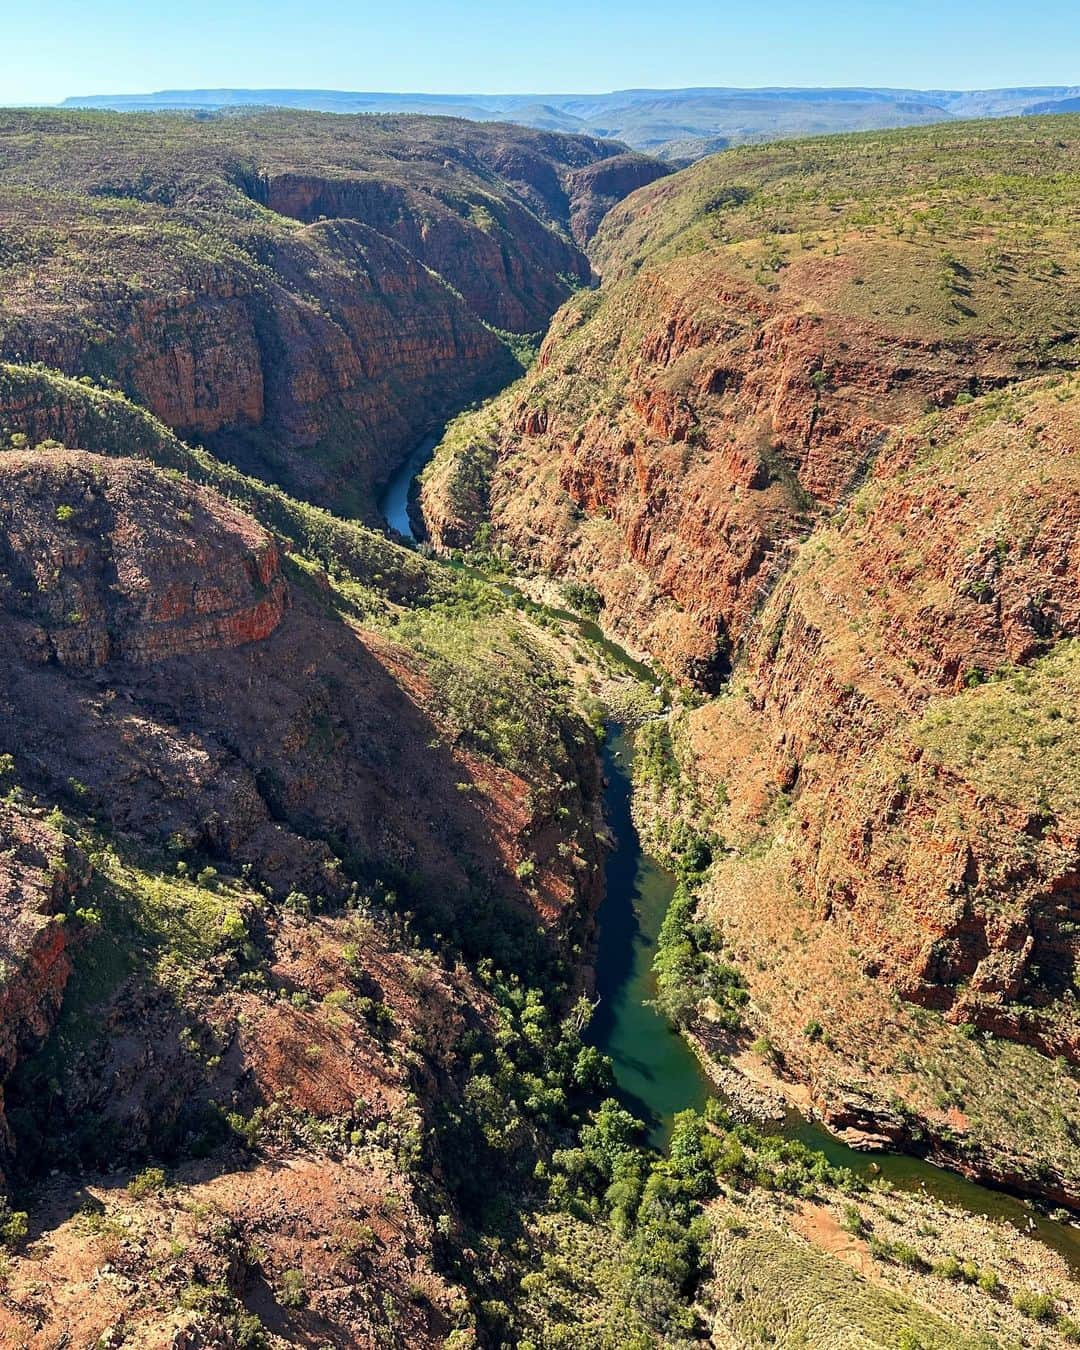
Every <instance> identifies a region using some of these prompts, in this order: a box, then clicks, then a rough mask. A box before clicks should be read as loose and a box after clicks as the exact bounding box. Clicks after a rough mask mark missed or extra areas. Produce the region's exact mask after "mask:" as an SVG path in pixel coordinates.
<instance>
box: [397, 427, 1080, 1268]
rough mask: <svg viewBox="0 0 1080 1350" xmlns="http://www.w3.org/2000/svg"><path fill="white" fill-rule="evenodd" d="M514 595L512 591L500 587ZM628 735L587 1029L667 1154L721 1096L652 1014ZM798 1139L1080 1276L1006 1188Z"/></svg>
mask: <svg viewBox="0 0 1080 1350" xmlns="http://www.w3.org/2000/svg"><path fill="white" fill-rule="evenodd" d="M436 444H437V438H436V437H430V438H428V439H427V440H425V441H423V442H422V443H421V444H420V445H419V446H418V447H417V448H416V450H415V451H414V452H413V453H412V455H410V456H409V458H408V460H407V461H406V462H405V463H404V464H403V465H402V467H401V468H400V469H399V470H398V472H397V473H395V475H394V476H393V478H392V479H391V480H390V482H389V483H388V484H387V487H386V489H385V490H384V492H383V495H382V497H381V499H380V501H379V509H380V511H381V512H382V514H383V516H384V517H385V519H386V521H387V523H388V524H389V525H390V526H391V527H392V528H393V529H394V530H396V531H397V533H398V534H400V535H402V536H403V537H404V538H406V539H409V540H412V541H413V542H416V535H415V533H414V531H413V528H412V522H411V521H410V519H409V515H408V502H409V498H410V494H411V491H412V483H413V480H414V479H415V477H416V475H417V474H418V473H419V472H420V471H421V469H422V468H423V467H424V465H425V464H426V463H427V461H428V459H429V458H430V457H431V454H432V452H433V450H434V448H435V445H436ZM503 589H504V590H507V591H509V590H511V589H512V588H511V587H508V586H506V587H504V588H503ZM553 612H554V613H557V614H559V615H561V617H563V618H566V619H569V620H572V621H573V622H574V623H576V624H577V625H578V627H579V628H580V629H581V631H582V632H583V633H585V634H586V635H587V636H589V637H590V638H593V639H594V640H595V639H597V638H598V639H600V640H601V641H602V642H603V645H604V648H605V650H606V651H607V652H608V653H609V654H610V655H612V656H613V657H615V659H616V660H618V661H619V662H620V663H621V664H622V665H624V666H625V667H626V668H627V669H628V670H629V671H630V672H632V673H633V674H634V675H636V676H637V677H638V678H642V677H645V678H648V677H650V676H651V674H652V672H650V671H649V670H648V668H647V667H645V666H642V665H641V663H640V662H638V661H635V660H634V659H633V658H632V657H631V656H630V655H629V654H628V653H626V652H624V651H623V650H622V648H621V647H619V646H618V645H617V644H616V643H613V642H611V641H610V639H607V638H603V636H602V634H601V633H600V630H599V628H598V627H597V625H595V624H593V623H591V622H590V621H589V620H583V619H580V618H578V617H577V616H576V615H572V614H570V613H568V612H563V611H560V610H556V611H553ZM633 755H634V746H633V736H632V734H631V733H630V732H629V731H628V730H627V729H626V728H624V727H621V726H619V725H617V724H615V725H611V726H609V728H608V736H607V740H606V742H605V745H604V749H603V765H604V776H605V781H606V787H605V792H604V806H605V815H606V818H607V823H608V826H609V828H610V829H611V832H612V835H613V838H614V847H613V848H612V850H611V852H610V854H609V855H608V859H607V863H606V865H605V892H604V899H603V901H602V902H601V905H600V909H599V911H598V913H597V941H596V958H595V963H596V967H595V975H596V993H597V995H598V997H599V1006H598V1007H597V1010H596V1013H595V1015H594V1017H593V1020H592V1023H591V1025H590V1026H589V1028H588V1032H587V1036H588V1039H589V1041H590V1042H591V1043H592V1044H593V1045H595V1046H597V1047H598V1048H599V1049H600V1050H603V1051H604V1053H605V1054H607V1055H609V1056H610V1057H611V1061H612V1066H613V1069H614V1074H615V1081H616V1084H617V1086H618V1090H619V1095H620V1096H621V1098H622V1099H623V1101H624V1103H625V1104H626V1105H627V1107H628V1108H629V1109H631V1110H632V1111H633V1112H634V1113H635V1114H636V1115H637V1116H639V1117H640V1118H641V1119H642V1120H643V1121H644V1122H645V1125H646V1128H647V1130H648V1134H649V1141H650V1143H652V1144H653V1145H654V1146H655V1147H656V1148H659V1149H663V1148H664V1147H665V1146H666V1143H667V1140H668V1138H669V1136H670V1132H671V1125H672V1121H673V1118H674V1116H675V1114H676V1112H678V1111H683V1110H686V1109H687V1108H688V1107H693V1108H695V1109H697V1110H699V1111H700V1110H702V1109H703V1107H704V1105H705V1101H706V1099H707V1098H708V1097H709V1096H711V1095H715V1094H716V1088H715V1087H713V1085H712V1084H711V1083H710V1081H709V1079H708V1077H707V1076H706V1074H705V1072H704V1070H703V1069H702V1067H701V1065H700V1064H699V1062H698V1059H697V1056H696V1055H695V1054H694V1053H693V1052H692V1051H691V1049H690V1047H689V1046H688V1045H687V1043H686V1041H685V1040H683V1038H682V1037H681V1036H680V1035H679V1034H678V1032H677V1031H676V1030H675V1029H674V1027H673V1026H672V1025H671V1023H669V1022H668V1021H667V1019H666V1018H665V1017H663V1016H662V1015H661V1014H660V1013H659V1012H658V1011H657V1010H656V1007H655V1006H654V1003H653V1000H654V999H655V997H656V980H655V977H654V975H653V970H652V964H653V957H654V955H655V952H656V942H657V938H658V936H659V933H660V925H661V924H662V923H663V920H664V915H665V913H666V912H667V907H668V905H669V904H670V903H671V897H672V894H673V892H674V889H675V879H674V877H672V876H671V875H670V873H668V872H667V871H665V870H664V868H662V867H661V866H660V865H659V864H658V863H656V862H655V861H654V860H653V859H652V858H650V857H649V856H648V855H647V854H646V853H645V852H644V850H643V849H642V847H641V843H640V840H639V839H638V834H637V830H636V829H635V827H634V821H633V818H632V816H631V812H630V801H631V793H632V769H633ZM781 1128H782V1129H783V1131H784V1133H785V1134H787V1135H788V1136H789V1137H791V1138H795V1139H800V1140H801V1141H802V1142H803V1143H805V1144H808V1145H809V1146H811V1147H813V1148H816V1149H819V1150H820V1151H821V1152H822V1153H824V1154H825V1155H826V1157H827V1158H828V1159H829V1161H830V1162H831V1163H833V1164H834V1165H836V1166H842V1167H850V1168H851V1169H852V1171H854V1172H857V1173H859V1174H861V1175H863V1176H866V1177H868V1178H869V1177H871V1176H878V1177H882V1178H884V1179H885V1180H886V1181H888V1182H890V1183H891V1184H892V1185H893V1186H895V1187H897V1189H902V1190H923V1191H925V1192H926V1193H927V1194H929V1195H932V1196H935V1197H936V1198H938V1199H939V1200H943V1201H945V1202H946V1203H948V1204H950V1205H952V1206H954V1207H957V1208H961V1209H966V1210H968V1211H969V1212H970V1213H972V1214H978V1215H982V1216H985V1217H987V1218H991V1219H1003V1220H1006V1221H1008V1222H1009V1223H1012V1224H1013V1225H1014V1226H1015V1227H1017V1228H1025V1229H1029V1230H1031V1228H1032V1225H1034V1235H1036V1236H1038V1237H1039V1238H1041V1239H1042V1241H1043V1242H1045V1243H1046V1244H1047V1246H1049V1247H1051V1248H1053V1249H1054V1250H1055V1251H1057V1252H1059V1253H1060V1254H1061V1255H1062V1256H1064V1257H1065V1258H1066V1260H1068V1261H1069V1263H1070V1265H1071V1266H1072V1267H1073V1269H1074V1270H1076V1271H1078V1272H1080V1229H1077V1228H1074V1227H1072V1226H1071V1225H1069V1224H1062V1223H1058V1222H1057V1221H1055V1220H1053V1219H1049V1218H1046V1217H1044V1216H1043V1215H1041V1214H1039V1213H1038V1212H1037V1211H1036V1210H1035V1208H1034V1207H1033V1206H1032V1205H1030V1204H1028V1203H1027V1202H1025V1201H1023V1200H1019V1199H1017V1198H1015V1197H1014V1196H1012V1195H1009V1194H1007V1193H1005V1192H1003V1191H998V1190H994V1189H993V1188H991V1187H989V1186H981V1185H979V1184H977V1183H976V1182H973V1181H967V1180H966V1179H965V1178H963V1177H961V1176H960V1175H958V1174H957V1173H955V1172H949V1171H946V1170H945V1169H944V1168H940V1167H936V1166H934V1165H933V1164H932V1163H928V1162H926V1161H925V1160H923V1159H921V1158H917V1157H913V1156H911V1155H909V1154H904V1153H879V1152H875V1153H872V1154H871V1153H865V1152H857V1151H856V1150H854V1149H852V1148H849V1147H848V1146H847V1145H846V1144H844V1143H843V1141H842V1140H840V1139H838V1138H837V1137H836V1136H835V1135H833V1134H830V1133H829V1131H828V1130H826V1129H824V1128H823V1127H822V1126H821V1125H819V1124H818V1123H816V1122H815V1121H812V1120H809V1119H807V1118H806V1117H804V1116H802V1115H801V1114H800V1113H799V1112H797V1111H795V1110H792V1111H791V1112H790V1113H789V1115H788V1118H787V1120H786V1121H785V1123H784V1125H783V1126H782V1127H781Z"/></svg>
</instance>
